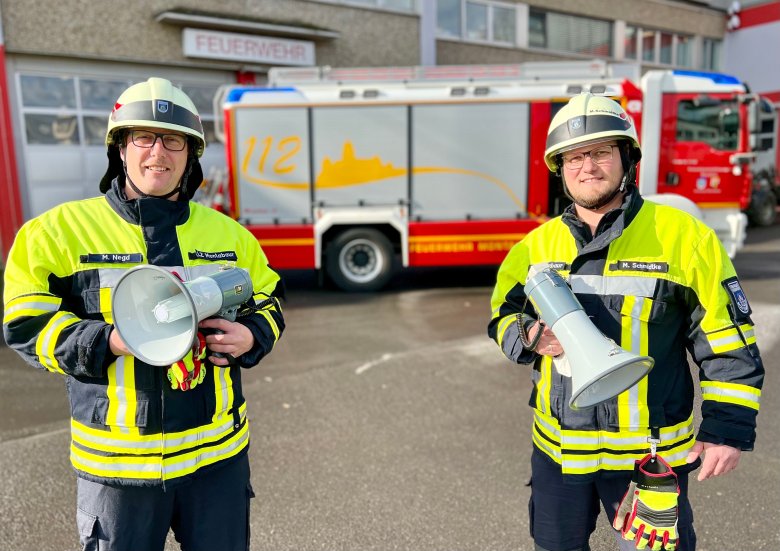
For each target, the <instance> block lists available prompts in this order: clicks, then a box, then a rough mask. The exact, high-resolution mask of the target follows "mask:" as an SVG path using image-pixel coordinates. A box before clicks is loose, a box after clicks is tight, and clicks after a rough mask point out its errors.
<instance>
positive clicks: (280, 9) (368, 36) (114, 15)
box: [0, 0, 419, 68]
mask: <svg viewBox="0 0 780 551" xmlns="http://www.w3.org/2000/svg"><path fill="white" fill-rule="evenodd" d="M0 5H2V17H3V29H4V32H5V46H6V51H7V52H8V53H9V54H13V53H30V54H35V55H47V56H48V55H52V56H67V57H78V58H87V59H112V60H119V61H130V62H141V63H147V62H155V63H160V64H186V65H193V66H208V65H213V64H214V62H207V61H198V60H193V59H188V58H186V57H184V56H183V55H182V40H181V27H178V26H175V25H170V24H166V23H158V22H156V21H155V17H156V15H157V14H159V13H160V12H163V11H166V10H173V9H176V8H180V6H182V5H183V3H182V2H181V0H136V1H129V2H116V1H108V0H100V1H95V2H88V3H85V2H83V0H2V2H0ZM186 7H187V9H190V10H202V11H209V12H215V13H216V12H218V13H219V14H222V15H224V16H225V17H229V16H231V15H233V16H235V17H237V18H242V17H251V18H263V19H267V20H268V21H269V22H274V23H277V24H280V25H300V26H316V27H319V28H324V29H328V30H331V31H337V32H339V33H340V37H339V38H337V39H334V40H330V41H329V40H323V41H318V43H317V48H316V56H317V64H318V65H342V66H362V65H373V66H380V65H415V64H417V62H418V51H419V18H418V16H417V15H416V14H401V13H394V12H388V11H378V10H369V9H362V8H356V7H347V6H343V5H333V4H326V3H318V2H306V1H299V0H244V1H238V0H222V1H220V2H219V3H218V4H215V3H214V2H212V1H207V0H188V1H187V2H186ZM236 32H241V31H236ZM258 34H262V33H258ZM304 39H305V38H304ZM306 40H308V39H306ZM221 65H222V66H223V68H227V67H226V65H227V66H229V64H225V63H221ZM235 68H238V67H237V66H236V67H235Z"/></svg>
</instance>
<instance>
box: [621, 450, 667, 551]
mask: <svg viewBox="0 0 780 551" xmlns="http://www.w3.org/2000/svg"><path fill="white" fill-rule="evenodd" d="M679 495H680V488H679V487H678V485H677V474H676V473H675V472H674V471H673V470H672V468H671V467H670V466H669V464H668V463H667V462H666V461H664V460H663V458H661V457H660V456H658V455H656V456H655V458H653V457H652V456H651V455H650V454H647V455H646V456H645V457H644V458H642V460H641V461H637V462H636V463H634V475H633V477H632V480H631V484H630V485H629V487H628V491H627V492H626V495H625V496H624V497H623V501H621V502H620V505H619V506H618V510H617V513H615V520H614V521H613V522H612V526H613V527H614V528H615V530H620V532H621V533H622V534H623V539H626V540H629V541H630V540H633V541H634V543H635V544H636V548H637V549H645V548H646V547H648V546H650V548H651V549H653V551H659V550H661V549H665V550H667V551H674V549H676V548H677V497H678V496H679Z"/></svg>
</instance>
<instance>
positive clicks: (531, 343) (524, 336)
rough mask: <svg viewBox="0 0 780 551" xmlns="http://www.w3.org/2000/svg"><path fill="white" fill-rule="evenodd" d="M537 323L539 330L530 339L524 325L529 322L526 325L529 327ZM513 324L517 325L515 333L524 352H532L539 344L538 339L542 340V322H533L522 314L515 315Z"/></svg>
mask: <svg viewBox="0 0 780 551" xmlns="http://www.w3.org/2000/svg"><path fill="white" fill-rule="evenodd" d="M526 301H527V299H526ZM537 321H538V322H539V330H538V331H537V332H536V335H534V337H533V339H532V338H531V337H530V336H529V335H528V333H527V332H526V330H525V324H526V323H528V322H530V323H528V325H529V326H530V325H533V323H535V322H537ZM515 322H516V323H517V333H518V335H519V336H520V342H521V343H522V344H523V348H525V349H526V350H534V349H535V348H536V345H537V344H539V339H541V338H542V333H543V332H544V331H543V329H544V322H543V321H542V320H535V319H534V318H532V317H531V316H525V315H524V314H516V318H515Z"/></svg>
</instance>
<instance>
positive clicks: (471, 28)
mask: <svg viewBox="0 0 780 551" xmlns="http://www.w3.org/2000/svg"><path fill="white" fill-rule="evenodd" d="M487 12H488V7H487V6H486V5H485V4H477V3H476V2H466V38H468V39H469V40H487V39H488V26H487V19H488V13H487Z"/></svg>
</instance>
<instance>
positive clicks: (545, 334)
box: [528, 321, 563, 356]
mask: <svg viewBox="0 0 780 551" xmlns="http://www.w3.org/2000/svg"><path fill="white" fill-rule="evenodd" d="M540 327H541V323H539V322H538V321H537V322H536V323H534V324H533V325H532V326H531V329H530V330H529V331H528V335H529V337H530V339H531V340H532V341H533V339H534V338H536V334H537V333H538V332H539V328H540ZM534 352H536V353H537V354H541V355H543V356H557V355H559V354H562V353H563V347H562V346H561V343H560V342H559V341H558V339H557V338H556V337H555V334H554V333H553V332H552V329H550V328H549V327H547V326H546V325H545V326H544V330H543V331H542V336H541V337H540V338H539V342H538V343H537V344H536V348H534Z"/></svg>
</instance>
